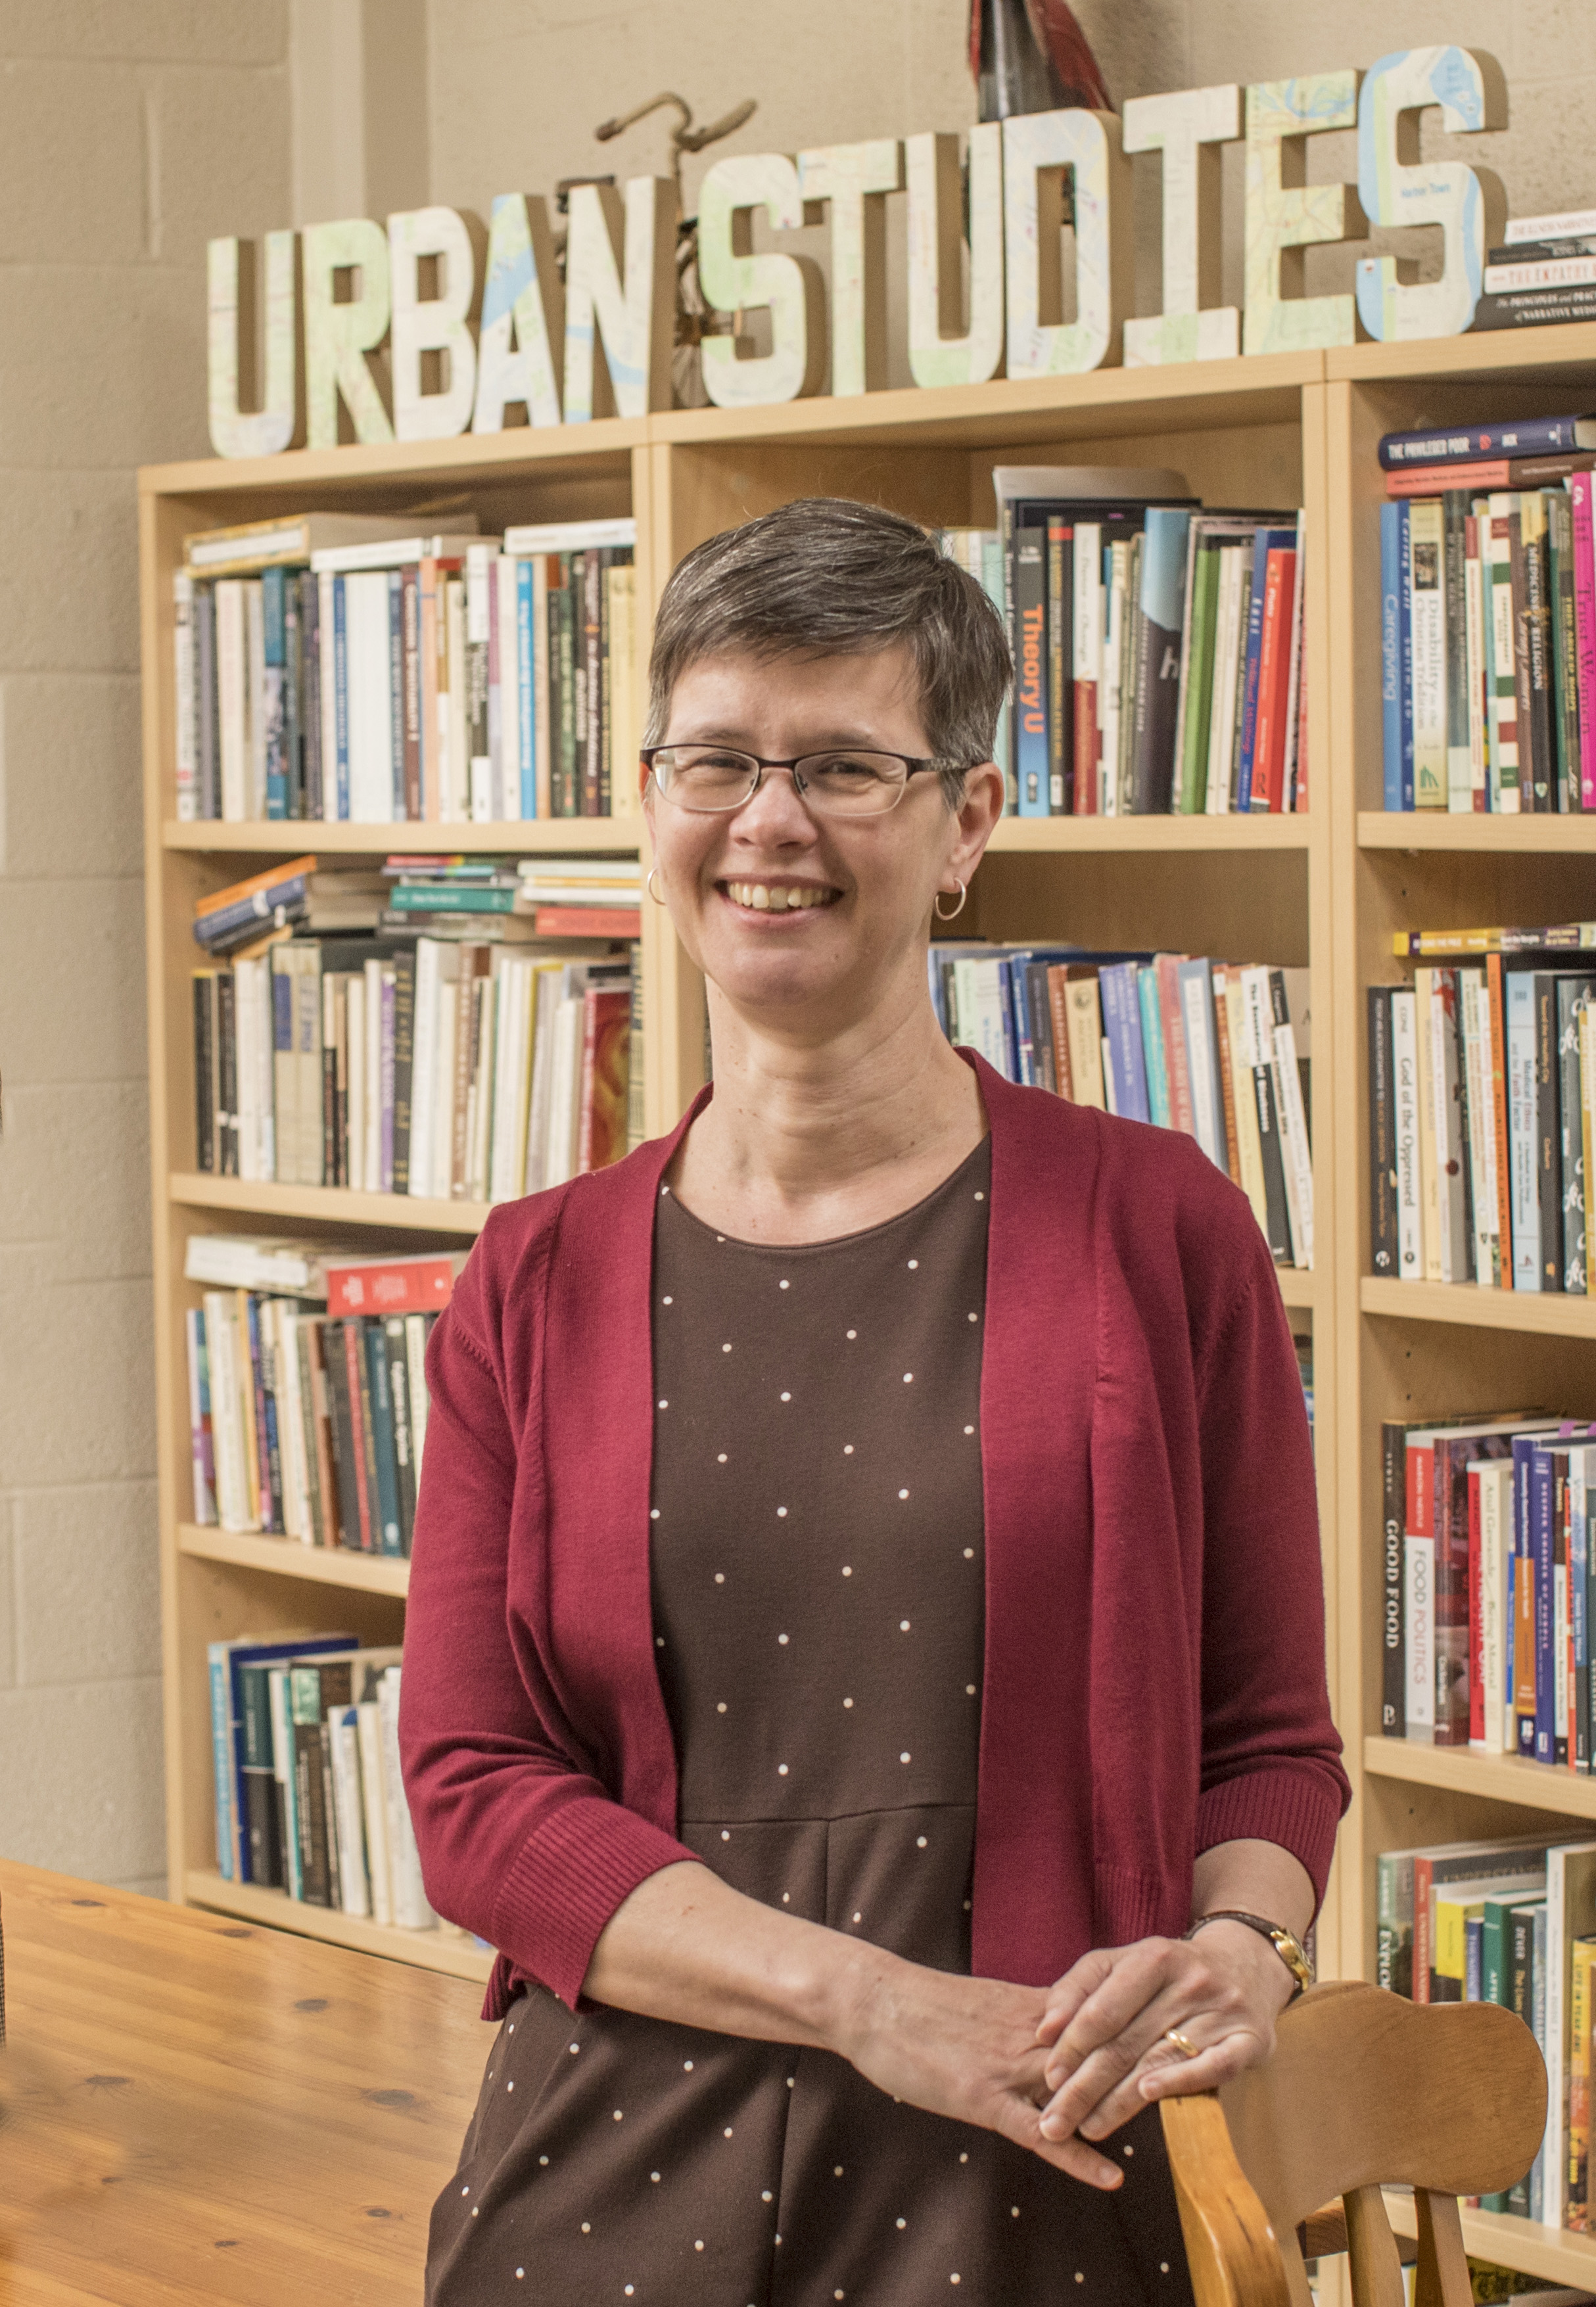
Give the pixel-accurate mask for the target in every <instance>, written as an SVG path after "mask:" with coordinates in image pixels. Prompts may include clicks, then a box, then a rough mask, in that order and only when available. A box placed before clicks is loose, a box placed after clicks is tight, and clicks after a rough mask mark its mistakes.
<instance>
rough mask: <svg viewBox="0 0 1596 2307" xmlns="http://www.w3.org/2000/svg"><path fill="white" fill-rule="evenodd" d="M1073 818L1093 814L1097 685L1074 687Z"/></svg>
mask: <svg viewBox="0 0 1596 2307" xmlns="http://www.w3.org/2000/svg"><path fill="white" fill-rule="evenodd" d="M1074 814H1075V815H1076V816H1077V817H1095V816H1096V814H1097V683H1096V682H1094V681H1081V680H1079V679H1077V682H1076V684H1075V810H1074Z"/></svg>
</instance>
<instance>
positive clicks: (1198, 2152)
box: [1162, 1980, 1546, 2307]
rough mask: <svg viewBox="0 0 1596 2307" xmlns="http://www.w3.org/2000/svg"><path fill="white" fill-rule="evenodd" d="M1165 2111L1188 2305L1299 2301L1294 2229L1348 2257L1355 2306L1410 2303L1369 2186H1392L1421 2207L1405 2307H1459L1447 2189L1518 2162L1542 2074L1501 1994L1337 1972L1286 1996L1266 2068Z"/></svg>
mask: <svg viewBox="0 0 1596 2307" xmlns="http://www.w3.org/2000/svg"><path fill="white" fill-rule="evenodd" d="M1162 2113H1163V2134H1164V2139H1165V2142H1166V2144H1167V2146H1168V2148H1169V2155H1170V2165H1171V2171H1172V2173H1173V2175H1174V2181H1175V2195H1176V2200H1177V2201H1178V2203H1179V2205H1180V2226H1181V2231H1182V2233H1183V2234H1184V2236H1185V2240H1186V2251H1187V2257H1188V2260H1189V2262H1190V2266H1191V2278H1192V2287H1193V2289H1194V2291H1195V2292H1196V2294H1197V2307H1309V2298H1310V2294H1309V2287H1308V2276H1307V2272H1306V2269H1305V2268H1304V2265H1303V2251H1302V2244H1301V2239H1300V2234H1299V2231H1300V2230H1302V2229H1307V2231H1308V2233H1307V2240H1308V2241H1309V2256H1315V2257H1317V2256H1319V2255H1320V2254H1321V2253H1322V2252H1323V2251H1326V2250H1327V2249H1330V2248H1343V2249H1345V2250H1346V2251H1347V2252H1348V2256H1349V2260H1350V2262H1351V2288H1352V2298H1353V2302H1354V2307H1405V2298H1404V2289H1403V2275H1402V2268H1401V2263H1400V2260H1399V2255H1398V2250H1397V2243H1396V2238H1395V2236H1394V2234H1393V2233H1392V2229H1391V2225H1390V2221H1389V2220H1388V2219H1387V2217H1386V2206H1385V2203H1384V2200H1383V2199H1382V2197H1381V2193H1380V2190H1381V2188H1382V2186H1397V2185H1400V2186H1411V2187H1412V2190H1413V2196H1414V2203H1415V2207H1416V2210H1417V2214H1418V2227H1419V2252H1418V2262H1419V2263H1418V2279H1417V2289H1416V2292H1415V2307H1470V2301H1471V2290H1470V2283H1469V2271H1468V2264H1467V2260H1466V2259H1465V2256H1464V2252H1463V2226H1462V2222H1461V2220H1460V2219H1459V2217H1458V2209H1457V2198H1458V2197H1459V2196H1460V2195H1488V2194H1495V2193H1497V2192H1498V2191H1502V2190H1504V2189H1506V2188H1508V2187H1511V2186H1514V2185H1515V2184H1516V2183H1517V2182H1518V2181H1519V2180H1520V2179H1522V2178H1523V2174H1524V2173H1525V2172H1526V2171H1527V2170H1528V2169H1529V2167H1530V2165H1531V2164H1532V2162H1533V2160H1534V2158H1535V2154H1536V2151H1537V2149H1538V2148H1539V2147H1540V2138H1541V2133H1542V2131H1543V2130H1544V2128H1545V2124H1546V2068H1545V2065H1544V2063H1543V2062H1542V2060H1541V2056H1540V2050H1539V2049H1538V2048H1537V2046H1536V2043H1535V2038H1534V2037H1533V2036H1532V2034H1531V2032H1530V2029H1529V2028H1527V2027H1526V2026H1525V2025H1524V2023H1523V2020H1521V2019H1516V2018H1514V2015H1513V2013H1512V2012H1511V2011H1504V2010H1501V2009H1500V2008H1498V2007H1497V2005H1496V2004H1495V2003H1446V2004H1435V2005H1429V2006H1423V2007H1421V2006H1419V2005H1416V2004H1414V2003H1409V2002H1407V2001H1405V2000H1404V1999H1403V1997H1402V1996H1401V1995H1398V1994H1385V1993H1383V1992H1382V1991H1381V1989H1379V1988H1378V1987H1374V1986H1366V1985H1361V1984H1360V1983H1359V1982H1357V1981H1355V1980H1345V1981H1340V1982H1336V1983H1334V1984H1329V1985H1323V1986H1315V1987H1310V1988H1309V1992H1308V1993H1307V1994H1304V1995H1302V1996H1301V1997H1300V1999H1299V2000H1298V2001H1297V2002H1296V2003H1293V2004H1292V2005H1291V2009H1290V2010H1288V2011H1286V2012H1285V2014H1284V2016H1283V2018H1282V2020H1281V2021H1280V2024H1279V2028H1278V2030H1277V2037H1276V2047H1275V2053H1274V2058H1273V2059H1272V2060H1271V2061H1270V2063H1269V2064H1268V2065H1267V2066H1266V2067H1258V2068H1255V2069H1253V2070H1252V2071H1249V2072H1248V2073H1247V2074H1244V2075H1241V2076H1240V2077H1239V2078H1238V2079H1237V2080H1236V2081H1235V2082H1233V2083H1230V2084H1227V2085H1226V2087H1225V2088H1224V2089H1223V2092H1221V2093H1219V2094H1218V2095H1217V2096H1216V2095H1215V2094H1214V2093H1213V2092H1207V2093H1205V2094H1202V2095H1199V2096H1197V2097H1188V2098H1171V2099H1165V2100H1163V2103H1162ZM1337 2198H1339V2199H1340V2202H1341V2204H1342V2205H1343V2207H1344V2229H1343V2226H1342V2222H1341V2221H1340V2220H1339V2219H1337V2218H1336V2217H1334V2208H1332V2209H1331V2210H1329V2211H1328V2212H1327V2211H1326V2206H1330V2207H1334V2203H1335V2200H1336V2199H1337Z"/></svg>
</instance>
